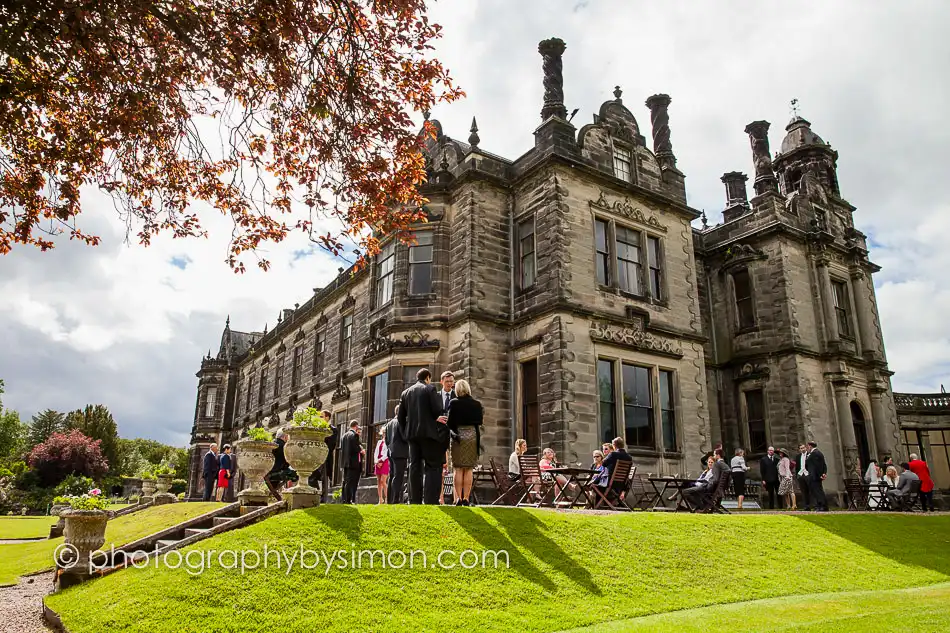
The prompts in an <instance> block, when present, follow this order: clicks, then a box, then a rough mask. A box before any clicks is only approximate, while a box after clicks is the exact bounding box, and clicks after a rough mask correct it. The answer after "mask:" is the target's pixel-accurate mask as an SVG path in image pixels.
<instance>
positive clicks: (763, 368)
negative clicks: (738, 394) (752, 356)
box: [735, 363, 772, 382]
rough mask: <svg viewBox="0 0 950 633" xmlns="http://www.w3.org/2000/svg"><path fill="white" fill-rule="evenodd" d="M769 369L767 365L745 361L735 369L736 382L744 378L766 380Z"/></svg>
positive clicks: (769, 372)
mask: <svg viewBox="0 0 950 633" xmlns="http://www.w3.org/2000/svg"><path fill="white" fill-rule="evenodd" d="M771 373H772V372H771V370H770V369H769V367H768V365H760V364H759V363H746V364H745V365H743V366H742V367H739V368H738V369H736V371H735V380H736V382H743V381H746V380H768V379H769V374H771Z"/></svg>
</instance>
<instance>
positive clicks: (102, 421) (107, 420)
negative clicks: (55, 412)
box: [66, 404, 119, 465]
mask: <svg viewBox="0 0 950 633" xmlns="http://www.w3.org/2000/svg"><path fill="white" fill-rule="evenodd" d="M66 429H77V430H79V431H81V432H82V434H83V435H85V436H86V437H89V438H92V439H94V440H99V441H100V442H101V444H100V450H101V451H102V456H103V457H105V458H106V461H107V462H109V463H110V464H116V465H118V463H119V429H118V427H117V426H116V423H115V420H114V419H113V418H112V414H111V413H109V409H108V408H106V407H105V406H103V405H101V404H97V405H91V404H90V405H86V408H85V409H79V410H76V411H73V412H72V413H70V414H68V415H67V416H66Z"/></svg>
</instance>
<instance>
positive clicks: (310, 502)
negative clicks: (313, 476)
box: [282, 486, 320, 510]
mask: <svg viewBox="0 0 950 633" xmlns="http://www.w3.org/2000/svg"><path fill="white" fill-rule="evenodd" d="M282 496H283V497H284V499H286V500H287V509H288V510H299V509H301V508H315V507H317V506H319V505H320V491H319V490H317V489H316V488H313V487H311V486H294V487H293V488H291V489H290V490H287V491H286V492H284V493H283V495H282Z"/></svg>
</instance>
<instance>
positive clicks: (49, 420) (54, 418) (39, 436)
mask: <svg viewBox="0 0 950 633" xmlns="http://www.w3.org/2000/svg"><path fill="white" fill-rule="evenodd" d="M65 428H66V414H65V413H60V412H59V411H53V410H52V409H47V410H46V411H43V412H42V413H38V414H36V415H34V416H33V421H32V423H31V424H30V431H29V437H28V443H29V445H30V448H32V447H34V446H36V445H37V444H42V443H43V442H45V441H46V440H47V438H49V436H50V435H52V434H53V433H58V432H60V431H63V430H64V429H65Z"/></svg>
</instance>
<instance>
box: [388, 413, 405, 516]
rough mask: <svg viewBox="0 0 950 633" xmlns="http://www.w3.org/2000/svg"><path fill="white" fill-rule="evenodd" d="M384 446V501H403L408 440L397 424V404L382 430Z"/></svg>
mask: <svg viewBox="0 0 950 633" xmlns="http://www.w3.org/2000/svg"><path fill="white" fill-rule="evenodd" d="M384 434H385V438H386V447H387V448H388V449H389V459H390V462H389V463H390V469H389V471H390V472H389V492H388V493H387V494H388V498H387V499H386V503H390V504H392V503H403V502H404V501H405V495H404V494H403V488H405V485H406V468H407V466H408V464H409V442H408V441H407V440H406V436H405V435H404V434H403V428H402V427H401V426H399V405H398V404H397V405H396V412H395V415H394V416H393V419H392V420H390V421H389V422H388V423H387V424H386V430H385V431H384Z"/></svg>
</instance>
